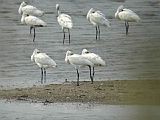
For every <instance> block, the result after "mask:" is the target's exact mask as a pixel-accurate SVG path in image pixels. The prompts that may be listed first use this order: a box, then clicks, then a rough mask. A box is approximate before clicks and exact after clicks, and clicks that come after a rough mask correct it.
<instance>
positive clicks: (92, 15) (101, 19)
mask: <svg viewBox="0 0 160 120" xmlns="http://www.w3.org/2000/svg"><path fill="white" fill-rule="evenodd" d="M87 20H88V21H90V22H91V23H92V24H93V25H94V26H95V27H96V39H97V35H98V34H99V39H100V27H99V26H100V25H102V26H108V27H110V22H109V21H108V20H107V19H106V17H105V15H104V14H103V13H102V12H101V11H95V10H94V9H93V8H91V9H90V10H89V11H88V13H87Z"/></svg>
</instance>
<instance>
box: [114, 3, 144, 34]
mask: <svg viewBox="0 0 160 120" xmlns="http://www.w3.org/2000/svg"><path fill="white" fill-rule="evenodd" d="M115 18H117V19H119V20H123V21H124V22H125V26H126V35H127V34H128V29H129V22H139V21H140V20H141V19H140V17H139V16H138V15H137V14H136V13H134V12H133V11H132V10H130V9H126V8H124V7H123V5H121V6H119V7H118V9H117V12H116V13H115Z"/></svg>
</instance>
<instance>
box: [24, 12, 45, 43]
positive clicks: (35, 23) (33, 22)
mask: <svg viewBox="0 0 160 120" xmlns="http://www.w3.org/2000/svg"><path fill="white" fill-rule="evenodd" d="M21 22H22V23H23V24H25V25H28V26H30V34H31V30H32V28H34V37H33V41H34V39H35V35H36V34H35V28H36V27H45V26H46V23H45V22H44V21H42V20H41V19H39V18H37V17H35V16H32V15H28V14H26V13H23V14H22V18H21Z"/></svg>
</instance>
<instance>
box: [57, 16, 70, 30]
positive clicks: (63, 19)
mask: <svg viewBox="0 0 160 120" xmlns="http://www.w3.org/2000/svg"><path fill="white" fill-rule="evenodd" d="M57 19H58V22H59V24H60V26H62V27H64V28H72V27H73V22H72V18H71V17H70V16H69V15H67V14H60V15H59V16H58V18H57Z"/></svg>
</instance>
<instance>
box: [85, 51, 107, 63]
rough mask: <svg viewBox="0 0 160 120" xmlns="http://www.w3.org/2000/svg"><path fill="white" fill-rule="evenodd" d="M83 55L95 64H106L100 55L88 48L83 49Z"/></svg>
mask: <svg viewBox="0 0 160 120" xmlns="http://www.w3.org/2000/svg"><path fill="white" fill-rule="evenodd" d="M82 55H83V57H85V58H87V59H88V60H90V61H91V62H92V63H93V64H94V66H106V62H105V61H104V60H103V59H102V58H101V57H100V56H99V55H97V54H95V53H90V52H88V51H87V49H83V50H82Z"/></svg>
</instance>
